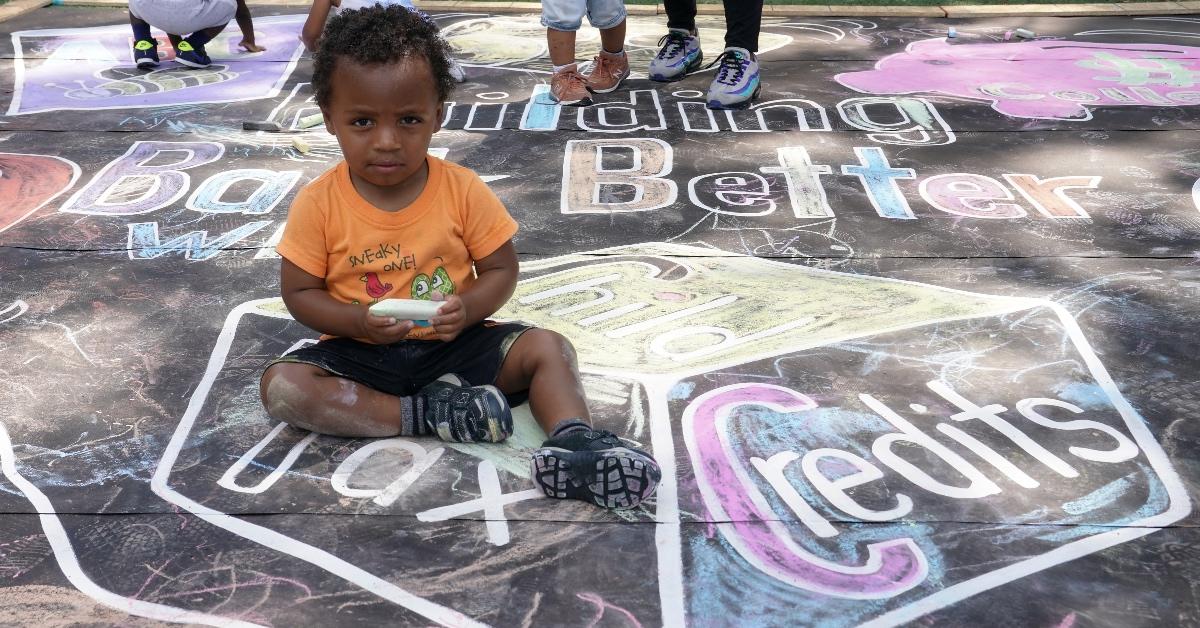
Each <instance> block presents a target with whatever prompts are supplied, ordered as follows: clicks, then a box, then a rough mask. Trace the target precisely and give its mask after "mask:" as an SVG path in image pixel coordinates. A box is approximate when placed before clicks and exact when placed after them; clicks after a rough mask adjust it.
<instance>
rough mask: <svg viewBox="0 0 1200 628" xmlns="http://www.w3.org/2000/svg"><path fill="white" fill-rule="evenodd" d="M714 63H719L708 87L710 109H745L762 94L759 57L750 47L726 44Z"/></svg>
mask: <svg viewBox="0 0 1200 628" xmlns="http://www.w3.org/2000/svg"><path fill="white" fill-rule="evenodd" d="M710 65H717V66H718V67H717V77H716V78H714V79H713V82H712V85H710V86H709V87H708V98H707V100H708V108H709V109H741V108H742V107H745V106H747V105H749V104H750V101H752V100H754V97H755V96H758V91H759V89H760V88H761V85H759V80H758V61H757V60H756V59H755V58H754V56H753V55H751V54H750V51H749V50H746V49H745V48H734V47H729V48H726V49H725V52H722V53H721V56H719V57H717V59H716V60H715V61H713V62H712V63H711V64H710Z"/></svg>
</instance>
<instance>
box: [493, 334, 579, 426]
mask: <svg viewBox="0 0 1200 628" xmlns="http://www.w3.org/2000/svg"><path fill="white" fill-rule="evenodd" d="M496 387H497V388H499V389H500V390H501V391H503V392H505V393H515V392H522V391H525V390H528V391H529V409H530V411H531V412H532V413H533V418H534V419H535V420H536V421H537V422H538V425H540V426H541V427H542V430H544V431H545V432H546V433H547V434H550V433H552V432H554V427H555V426H556V425H558V424H559V423H560V422H561V421H563V420H565V419H578V420H580V421H583V422H585V423H587V422H590V421H591V413H590V412H589V411H588V407H587V398H586V397H585V396H584V392H583V383H582V382H581V381H580V379H579V366H578V364H577V363H576V356H575V348H574V347H572V346H571V343H570V342H569V341H568V340H567V339H566V338H563V337H562V336H561V335H559V334H557V333H555V332H552V331H549V330H546V329H530V330H529V331H527V332H525V333H523V334H521V337H520V338H517V341H516V342H514V343H513V346H512V348H510V349H509V350H508V355H507V356H506V357H505V358H504V364H503V365H502V366H501V367H500V374H499V375H498V376H497V377H496Z"/></svg>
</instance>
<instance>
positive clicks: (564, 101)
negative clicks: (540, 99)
mask: <svg viewBox="0 0 1200 628" xmlns="http://www.w3.org/2000/svg"><path fill="white" fill-rule="evenodd" d="M550 97H551V98H553V99H554V101H555V102H557V103H558V104H560V105H590V104H592V93H591V92H589V91H588V89H587V79H585V78H583V75H582V74H580V73H579V70H578V68H576V67H575V64H574V63H572V64H571V65H568V66H567V67H565V68H563V69H561V70H559V71H558V72H555V73H554V76H551V77H550Z"/></svg>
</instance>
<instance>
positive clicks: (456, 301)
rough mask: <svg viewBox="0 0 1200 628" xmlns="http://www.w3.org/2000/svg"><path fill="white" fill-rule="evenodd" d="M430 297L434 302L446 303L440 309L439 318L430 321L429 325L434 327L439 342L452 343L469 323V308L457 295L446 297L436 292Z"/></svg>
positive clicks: (435, 317)
mask: <svg viewBox="0 0 1200 628" xmlns="http://www.w3.org/2000/svg"><path fill="white" fill-rule="evenodd" d="M430 296H431V297H432V298H433V300H434V301H444V303H442V306H441V307H440V308H438V313H437V316H434V317H433V318H431V319H429V324H430V325H432V326H433V331H434V333H435V334H436V335H437V337H438V339H439V340H441V341H442V342H450V341H451V340H454V339H455V338H457V337H458V334H460V333H461V332H462V330H463V327H464V326H465V325H466V323H467V306H466V305H464V304H463V302H462V299H460V298H459V297H458V295H456V294H452V295H450V296H444V295H443V294H442V293H441V292H438V291H436V290H435V291H434V292H433V294H432V295H430Z"/></svg>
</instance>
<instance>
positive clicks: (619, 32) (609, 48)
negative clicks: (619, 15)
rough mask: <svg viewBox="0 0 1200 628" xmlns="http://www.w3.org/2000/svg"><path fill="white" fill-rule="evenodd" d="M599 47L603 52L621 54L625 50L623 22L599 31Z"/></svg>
mask: <svg viewBox="0 0 1200 628" xmlns="http://www.w3.org/2000/svg"><path fill="white" fill-rule="evenodd" d="M600 46H601V47H603V48H604V52H621V51H622V50H624V49H625V20H621V23H620V24H617V25H616V26H614V27H612V28H606V29H604V30H602V31H600Z"/></svg>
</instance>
